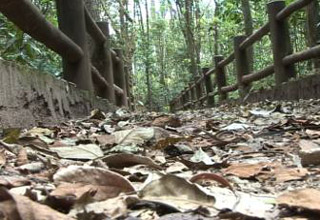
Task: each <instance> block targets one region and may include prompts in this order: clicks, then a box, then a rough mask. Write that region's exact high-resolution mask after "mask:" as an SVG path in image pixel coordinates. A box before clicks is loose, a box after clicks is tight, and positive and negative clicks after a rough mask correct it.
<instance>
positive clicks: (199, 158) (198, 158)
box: [190, 148, 214, 165]
mask: <svg viewBox="0 0 320 220" xmlns="http://www.w3.org/2000/svg"><path fill="white" fill-rule="evenodd" d="M190 161H191V162H194V163H201V162H202V163H204V164H205V165H213V164H214V161H212V159H211V157H209V155H208V154H207V153H205V152H204V151H203V150H202V149H201V148H199V150H197V151H196V152H195V153H194V155H193V156H192V157H191V158H190Z"/></svg>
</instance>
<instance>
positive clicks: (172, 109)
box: [169, 99, 176, 113]
mask: <svg viewBox="0 0 320 220" xmlns="http://www.w3.org/2000/svg"><path fill="white" fill-rule="evenodd" d="M169 107H170V112H172V113H173V112H175V111H176V99H174V100H172V101H171V102H169Z"/></svg>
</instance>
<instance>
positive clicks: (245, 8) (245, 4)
mask: <svg viewBox="0 0 320 220" xmlns="http://www.w3.org/2000/svg"><path fill="white" fill-rule="evenodd" d="M241 5H242V12H243V16H244V30H245V34H246V35H247V36H249V35H251V34H252V33H253V21H252V15H251V7H250V1H249V0H241ZM253 56H254V54H253V47H249V48H248V60H249V71H250V72H251V71H252V70H253Z"/></svg>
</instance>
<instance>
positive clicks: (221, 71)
mask: <svg viewBox="0 0 320 220" xmlns="http://www.w3.org/2000/svg"><path fill="white" fill-rule="evenodd" d="M222 60H223V56H220V55H217V56H214V63H215V67H216V84H217V87H218V93H219V101H224V100H226V99H227V98H228V94H227V93H223V92H222V91H221V88H222V87H224V86H226V85H227V80H226V72H225V68H224V67H219V63H220V62H221V61H222Z"/></svg>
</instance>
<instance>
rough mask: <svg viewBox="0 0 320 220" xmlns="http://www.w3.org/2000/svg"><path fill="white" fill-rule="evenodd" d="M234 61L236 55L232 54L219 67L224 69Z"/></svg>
mask: <svg viewBox="0 0 320 220" xmlns="http://www.w3.org/2000/svg"><path fill="white" fill-rule="evenodd" d="M232 61H234V53H232V54H230V55H229V56H228V57H227V58H226V59H224V60H222V61H221V62H220V63H219V64H218V67H219V68H221V67H224V66H227V65H228V64H230V63H231V62H232Z"/></svg>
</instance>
